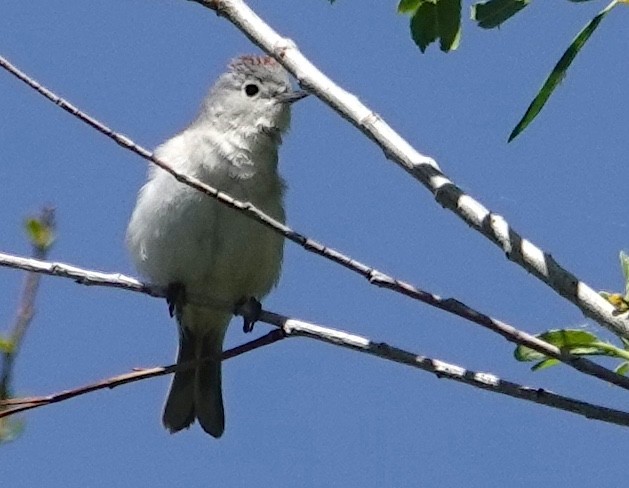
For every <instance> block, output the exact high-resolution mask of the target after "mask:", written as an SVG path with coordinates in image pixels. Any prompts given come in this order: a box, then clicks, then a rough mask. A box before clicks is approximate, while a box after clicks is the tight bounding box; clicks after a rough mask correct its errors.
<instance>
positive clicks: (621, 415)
mask: <svg viewBox="0 0 629 488" xmlns="http://www.w3.org/2000/svg"><path fill="white" fill-rule="evenodd" d="M260 321H261V322H265V323H268V324H272V325H275V326H277V327H279V329H277V330H274V331H272V332H270V333H269V334H267V335H265V336H263V337H261V338H260V339H256V340H255V341H252V342H249V343H246V344H244V345H243V346H240V348H241V349H242V350H240V351H235V350H234V349H232V350H230V351H226V352H225V353H224V355H223V358H224V359H228V358H229V357H234V356H236V355H239V354H242V352H245V350H252V349H255V348H258V347H261V346H264V345H267V344H271V343H273V342H277V341H278V340H281V339H283V338H284V337H307V338H311V339H317V340H319V341H322V342H326V343H328V344H333V345H336V346H340V347H344V348H347V349H352V350H354V351H358V352H362V353H367V354H371V355H373V356H377V357H379V358H382V359H385V360H388V361H394V362H397V363H401V364H406V365H408V366H411V367H414V368H417V369H420V370H422V371H426V372H429V373H433V374H434V375H435V376H437V378H445V379H449V380H454V381H457V382H460V383H465V384H467V385H470V386H474V387H476V388H480V389H483V390H486V391H490V392H493V393H499V394H502V395H507V396H510V397H513V398H517V399H520V400H525V401H529V402H534V403H538V404H540V405H545V406H548V407H551V408H555V409H558V410H564V411H567V412H571V413H575V414H577V415H582V416H584V417H586V418H589V419H595V420H600V421H602V422H607V423H611V424H616V425H622V426H629V413H627V412H623V411H621V410H616V409H612V408H608V407H603V406H600V405H595V404H592V403H588V402H583V401H580V400H576V399H574V398H570V397H566V396H563V395H558V394H556V393H552V392H550V391H547V390H544V389H541V388H531V387H526V386H523V385H520V384H518V383H514V382H511V381H505V380H502V379H500V378H498V377H496V376H494V375H492V374H488V373H480V372H476V371H470V370H466V369H465V368H462V367H460V366H457V365H454V364H450V363H446V362H443V361H440V360H438V359H432V358H428V357H425V356H419V355H416V354H414V353H411V352H408V351H404V350H402V349H398V348H396V347H392V346H389V345H388V344H385V343H383V342H372V341H370V340H369V339H367V338H365V337H362V336H358V335H354V334H348V333H347V332H343V331H340V330H335V329H330V328H327V327H321V326H320V325H315V324H310V323H308V322H303V321H300V320H295V319H290V318H288V317H285V316H283V315H279V314H276V313H273V312H268V311H265V310H263V311H262V312H261V314H260ZM237 349H238V348H237ZM195 364H196V361H191V362H189V363H186V364H184V365H181V366H179V367H184V368H185V367H193V366H194V365H195ZM176 369H177V366H176V365H171V366H165V367H157V368H149V369H142V370H139V371H134V372H132V373H127V374H122V375H119V376H115V377H113V378H108V379H105V380H102V381H99V382H96V383H93V384H90V385H86V386H82V387H79V388H76V389H73V390H67V391H63V392H60V393H56V394H53V395H48V396H44V397H31V398H22V399H12V400H9V401H7V402H4V403H2V402H0V407H2V406H4V407H7V408H6V410H3V411H0V418H2V417H7V416H10V415H14V414H16V413H18V412H23V411H25V410H32V409H34V408H38V407H42V406H45V405H50V404H51V403H58V402H61V401H65V400H68V399H70V398H74V397H77V396H80V395H85V394H87V393H91V392H93V391H97V390H103V389H107V388H109V389H111V388H115V387H116V386H120V385H123V384H127V383H134V382H136V381H140V380H144V379H148V378H154V377H156V376H163V375H166V374H170V373H173V372H174V371H175V370H176Z"/></svg>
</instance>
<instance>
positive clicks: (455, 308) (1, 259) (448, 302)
mask: <svg viewBox="0 0 629 488" xmlns="http://www.w3.org/2000/svg"><path fill="white" fill-rule="evenodd" d="M0 266H6V267H10V268H14V269H23V270H27V271H34V272H38V273H43V274H48V275H51V276H59V277H62V278H71V279H73V280H74V281H76V282H77V283H79V284H82V285H90V286H106V287H113V288H123V289H126V290H130V291H135V292H139V293H145V294H147V295H150V296H153V297H166V290H164V289H162V288H160V287H157V286H153V285H150V284H145V283H142V282H140V281H138V280H136V279H135V278H131V277H129V276H124V275H122V274H119V273H102V272H100V271H92V270H87V269H82V268H78V267H76V266H71V265H68V264H64V263H58V262H57V263H50V262H45V261H38V260H35V259H29V258H23V257H19V256H13V255H10V254H5V253H1V252H0ZM388 279H389V278H388ZM386 283H387V284H390V285H391V289H393V290H395V291H400V290H402V291H401V293H404V294H405V295H408V296H411V297H413V298H417V299H420V300H421V301H423V302H425V303H428V304H429V305H432V306H434V307H437V308H440V309H441V310H444V311H446V312H450V313H453V314H455V315H458V316H459V317H462V318H464V319H466V320H469V321H471V322H474V323H476V324H479V325H482V326H483V327H485V328H487V329H489V330H491V331H493V332H496V333H498V334H500V335H501V336H503V337H504V338H505V339H507V340H508V341H509V342H512V343H514V344H522V345H525V346H527V347H530V348H532V349H534V350H536V351H539V352H541V353H542V354H545V355H547V356H549V357H553V358H557V359H559V360H560V361H562V362H564V363H565V364H567V365H569V366H572V367H573V368H575V369H577V370H578V371H581V372H582V373H585V374H588V375H591V376H595V377H596V378H599V379H601V380H603V381H606V382H608V383H612V384H614V385H616V386H620V387H621V388H624V389H629V378H627V377H625V376H623V375H619V374H617V373H615V372H613V371H610V370H609V369H607V368H604V367H603V366H600V365H598V364H596V363H594V362H592V361H590V360H588V359H586V358H584V357H579V356H574V355H572V354H570V353H568V352H562V351H561V350H560V349H559V348H558V347H556V346H554V345H552V344H549V343H547V342H544V341H542V340H540V339H538V338H537V337H534V336H532V335H530V334H527V333H526V332H523V331H521V330H518V329H516V328H515V327H513V326H511V325H509V324H506V323H504V322H501V321H500V320H497V319H494V318H492V317H490V316H488V315H485V314H483V313H481V312H478V311H476V310H473V309H471V308H469V307H467V306H466V305H465V304H463V303H461V302H459V301H458V300H456V299H454V298H447V299H443V298H440V297H438V296H436V295H433V294H431V293H428V292H425V291H423V290H419V289H417V288H413V292H412V294H411V291H410V290H409V289H408V288H393V287H394V286H396V285H401V286H408V287H410V285H407V284H405V283H402V282H400V281H398V280H395V279H393V278H390V281H386ZM381 286H382V285H381ZM387 287H388V286H387ZM186 298H187V300H188V301H189V302H190V303H194V304H195V305H201V306H208V305H210V306H212V307H213V308H222V309H224V310H230V309H229V307H226V306H224V305H223V304H220V303H217V301H216V300H213V299H212V298H211V297H205V296H204V297H198V296H195V295H188V296H187V297H186ZM230 311H231V310H230Z"/></svg>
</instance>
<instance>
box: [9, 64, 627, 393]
mask: <svg viewBox="0 0 629 488" xmlns="http://www.w3.org/2000/svg"><path fill="white" fill-rule="evenodd" d="M0 67H2V68H4V69H5V70H7V71H8V72H10V73H11V74H13V75H14V76H16V77H17V78H18V79H20V80H21V81H23V82H24V83H26V84H27V85H29V86H30V87H31V88H33V89H35V90H36V91H37V92H38V93H40V94H42V95H43V96H44V97H46V98H47V99H48V100H50V101H52V102H54V103H55V104H56V105H58V106H59V107H61V108H62V109H64V110H65V111H67V112H69V113H71V114H72V115H74V116H75V117H77V118H79V119H80V120H82V121H83V122H85V123H87V124H88V125H90V126H91V127H94V128H95V129H96V130H98V131H99V132H101V133H102V134H104V135H106V136H107V137H109V138H110V139H112V140H114V141H115V142H116V143H118V144H119V145H121V146H122V147H124V148H126V149H129V150H131V151H133V152H134V153H136V154H138V155H139V156H141V157H143V158H144V159H147V160H149V161H151V162H152V163H154V164H156V165H157V166H159V167H160V168H162V169H163V170H165V171H167V172H168V173H170V174H171V175H172V176H173V177H175V178H176V179H177V181H179V182H181V183H183V184H186V185H188V186H190V187H192V188H194V189H196V190H198V191H200V192H202V193H204V194H206V195H208V196H210V197H212V198H215V199H216V200H218V201H219V202H221V203H223V204H225V205H227V206H228V207H231V208H232V209H234V210H236V211H238V212H241V213H243V214H244V215H246V216H248V217H250V218H252V219H254V220H257V221H258V222H260V223H262V224H264V225H265V226H267V227H268V228H270V229H272V230H274V231H275V232H277V233H279V234H281V235H283V236H284V237H285V238H286V239H288V240H290V241H292V242H294V243H296V244H299V245H300V246H301V247H302V248H304V249H305V250H306V251H309V252H312V253H314V254H317V255H319V256H322V257H324V258H326V259H329V260H331V261H333V262H335V263H337V264H340V265H341V266H343V267H345V268H346V269H349V270H351V271H354V272H355V273H358V274H359V275H361V276H363V277H364V278H366V279H367V280H368V281H369V283H371V284H373V285H375V286H378V287H381V288H387V289H389V290H393V291H395V292H397V293H401V294H402V295H405V296H407V297H410V298H413V299H416V300H419V301H421V302H424V303H426V304H428V305H431V306H433V307H436V308H439V309H441V310H445V311H447V312H450V313H453V314H455V315H458V316H459V317H462V318H464V319H466V320H469V321H470V322H473V323H476V324H479V325H481V326H483V327H485V328H487V329H489V330H491V331H493V332H496V333H498V334H500V335H501V336H502V337H504V338H505V339H507V340H508V341H510V342H513V343H514V344H521V345H524V346H527V347H530V348H531V349H534V350H536V351H538V352H541V353H542V354H545V355H547V356H549V357H552V358H555V359H558V360H560V361H562V362H564V363H565V364H568V365H570V366H572V367H573V368H575V369H577V370H579V371H581V372H582V373H585V374H589V375H592V376H595V377H597V378H599V379H602V380H604V381H607V382H609V383H612V384H614V385H617V386H620V387H622V388H625V389H629V379H628V378H626V377H624V376H622V375H619V374H616V373H614V372H613V371H610V370H608V369H606V368H603V367H602V366H599V365H597V364H595V363H593V362H591V361H589V360H587V359H585V358H582V357H578V356H574V355H572V354H570V353H568V352H562V351H561V350H559V349H558V348H557V347H555V346H553V345H551V344H549V343H547V342H544V341H542V340H540V339H538V338H537V337H534V336H532V335H530V334H527V333H526V332H524V331H521V330H518V329H516V328H515V327H512V326H510V325H509V324H506V323H505V322H502V321H499V320H496V319H493V318H491V317H490V316H489V315H486V314H484V313H481V312H479V311H477V310H474V309H473V308H471V307H469V306H467V305H465V304H464V303H462V302H460V301H458V300H456V299H453V298H446V299H443V298H441V297H439V296H437V295H434V294H432V293H428V292H426V291H423V290H421V289H419V288H417V287H415V286H413V285H411V284H410V283H407V282H404V281H400V280H398V279H396V278H393V277H392V276H389V275H387V274H385V273H383V272H381V271H379V270H377V269H375V268H372V267H370V266H367V265H365V264H363V263H361V262H359V261H356V260H355V259H352V258H350V257H349V256H346V255H345V254H342V253H341V252H339V251H337V250H335V249H332V248H330V247H327V246H324V245H323V244H321V243H319V242H317V241H314V240H312V239H310V238H308V237H306V236H305V235H303V234H300V233H298V232H296V231H294V230H293V229H291V228H290V227H288V226H287V225H285V224H282V223H281V222H278V221H276V220H275V219H273V218H272V217H270V216H268V215H266V214H265V213H264V212H262V211H261V210H259V209H258V208H256V207H255V206H254V205H253V204H251V203H250V202H242V201H239V200H235V199H234V198H232V197H231V196H229V195H228V194H226V193H224V192H221V191H219V190H217V189H216V188H214V187H212V186H209V185H207V184H205V183H203V182H202V181H200V180H198V179H197V178H194V177H190V176H187V175H184V174H181V173H178V172H177V171H176V170H175V169H173V168H172V167H171V166H169V165H168V163H166V162H164V161H162V160H160V159H158V158H156V157H155V156H154V155H153V154H152V153H151V152H150V151H148V150H147V149H145V148H143V147H141V146H139V145H138V144H136V143H135V142H133V141H132V140H131V139H129V138H128V137H125V136H123V135H121V134H118V133H116V132H114V131H113V130H111V129H110V128H109V127H107V126H105V125H104V124H103V123H101V122H100V121H98V120H96V119H95V118H93V117H91V116H89V115H87V114H85V113H84V112H82V111H81V110H79V109H78V108H76V107H75V106H73V105H72V104H70V103H69V102H67V101H66V100H64V99H62V98H60V97H59V96H58V95H56V94H55V93H53V92H51V91H50V90H49V89H47V88H46V87H43V86H42V85H41V84H40V83H38V82H37V81H35V80H34V79H33V78H31V77H29V76H28V75H26V74H25V73H23V72H22V71H20V70H19V69H18V68H16V67H15V66H13V65H12V64H11V63H9V62H8V61H7V60H6V59H4V58H2V57H0ZM5 256H7V255H5ZM10 262H11V260H9V261H7V264H6V265H8V266H10V265H11V264H10ZM0 264H2V263H0ZM50 266H52V268H51V269H48V270H42V272H46V273H48V274H55V273H53V272H52V271H54V269H53V268H54V267H55V266H59V263H52V264H50V263H49V265H48V267H49V268H50ZM68 272H70V273H71V272H72V270H69V271H68ZM109 286H116V285H109ZM119 287H120V286H119ZM136 291H139V290H136ZM153 296H154V295H153Z"/></svg>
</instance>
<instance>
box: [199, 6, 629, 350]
mask: <svg viewBox="0 0 629 488" xmlns="http://www.w3.org/2000/svg"><path fill="white" fill-rule="evenodd" d="M191 1H193V2H195V3H198V4H200V5H202V6H204V7H207V8H209V9H211V10H213V11H215V12H216V13H217V14H218V15H219V16H222V17H225V18H226V19H227V20H229V21H230V22H231V23H232V24H233V25H234V26H235V27H237V28H238V29H239V30H240V31H241V32H242V33H243V34H245V35H246V36H247V37H248V38H249V39H250V40H251V41H252V42H253V43H254V44H256V45H257V46H259V47H260V48H261V49H262V50H264V51H265V52H267V53H268V54H270V55H271V56H273V57H274V58H275V59H277V61H278V62H280V63H281V64H282V65H283V66H284V67H285V68H286V69H287V70H288V71H289V72H290V73H291V74H292V75H293V76H294V77H295V78H296V79H297V80H298V81H299V84H300V85H301V87H302V88H304V89H305V90H307V91H309V92H311V93H313V94H314V95H316V96H317V97H318V98H319V99H320V100H321V101H322V102H324V103H325V104H327V105H328V106H330V107H331V108H332V109H333V110H334V111H336V112H337V113H338V114H339V115H341V117H343V118H344V119H346V120H347V121H348V122H350V123H351V124H352V125H354V126H355V127H356V128H357V129H359V130H360V131H361V132H362V133H363V134H365V136H367V137H368V138H369V139H371V140H372V141H373V142H374V143H376V144H377V145H378V146H380V148H381V149H382V150H383V151H384V154H385V156H386V157H387V158H388V159H390V160H392V161H393V162H394V163H396V164H397V165H398V166H400V167H401V168H402V169H404V170H405V171H406V172H407V173H409V174H410V175H411V176H412V177H413V178H415V179H416V180H417V181H419V182H420V183H421V184H422V185H423V186H424V187H426V188H427V189H428V190H429V191H430V192H431V193H432V194H433V195H434V196H435V200H436V201H437V202H438V203H439V204H440V205H441V206H443V207H444V208H447V209H448V210H450V211H452V212H453V213H454V214H455V215H457V216H458V217H459V218H461V219H462V220H463V221H464V222H465V223H467V224H468V225H469V226H470V227H471V228H473V229H474V230H476V231H478V232H480V233H481V234H482V235H484V236H485V237H487V238H488V239H489V240H490V241H491V242H493V243H494V244H496V245H497V246H498V247H500V249H501V250H502V251H503V252H504V253H505V255H506V257H507V258H508V259H509V260H510V261H513V262H514V263H517V264H518V265H520V266H521V267H523V268H524V269H525V270H527V271H528V272H529V273H531V274H533V275H534V276H536V277H537V278H539V279H540V280H541V281H543V282H544V283H546V284H547V285H548V286H550V287H551V288H552V289H553V290H555V291H556V292H557V293H559V295H561V296H562V297H564V298H566V299H567V300H569V301H570V302H572V303H573V304H575V305H576V306H577V307H579V308H580V309H581V311H582V312H583V313H584V314H585V315H586V316H588V317H590V318H592V319H593V320H595V321H597V322H598V323H599V324H601V325H602V326H604V327H606V328H608V329H609V330H611V331H612V332H613V333H614V334H616V335H619V336H623V337H626V338H628V339H629V317H627V314H623V315H622V316H617V315H614V312H615V308H614V306H613V305H611V304H610V303H609V302H607V301H606V300H605V299H603V298H602V297H601V296H600V295H599V294H598V293H597V292H596V291H595V290H593V289H592V288H591V287H589V286H588V285H587V284H586V283H584V282H583V281H581V280H579V279H578V278H577V277H576V276H575V275H574V274H572V273H570V272H569V271H567V270H566V269H565V268H563V267H561V266H560V265H559V264H558V263H557V261H556V260H555V259H554V258H553V257H552V256H551V255H550V254H549V253H546V252H544V251H543V250H542V249H540V248H538V247H537V246H535V245H534V244H533V243H532V242H530V241H528V240H527V239H525V238H523V237H522V236H521V235H520V234H519V233H517V232H516V231H515V230H514V229H513V228H512V227H511V226H510V225H509V224H508V223H507V221H506V220H505V219H504V218H503V217H502V216H500V215H498V214H495V213H493V212H490V211H489V210H488V209H487V208H485V207H484V206H483V205H482V204H481V203H480V202H478V201H476V200H475V199H474V198H472V197H471V196H470V195H467V194H466V193H465V192H463V190H462V189H461V188H459V187H458V186H457V185H455V184H454V183H453V182H452V181H451V180H450V179H449V178H448V177H447V176H446V175H445V174H444V173H443V172H442V171H441V169H440V168H439V166H438V165H437V163H436V162H435V161H434V159H432V158H430V157H428V156H425V155H423V154H421V153H420V152H419V151H417V150H416V149H415V148H413V147H412V146H411V145H410V144H409V143H408V142H407V141H406V140H404V138H402V136H400V135H399V134H398V133H397V132H395V131H394V130H393V129H392V128H391V127H390V126H389V125H388V124H387V123H386V122H385V121H384V120H383V119H382V117H381V116H380V115H378V114H377V113H375V112H374V111H373V110H371V109H370V108H368V107H367V106H366V105H364V104H363V103H362V102H361V101H360V100H359V99H358V98H357V97H356V96H355V95H353V94H351V93H349V92H347V91H345V90H343V89H342V88H341V87H339V86H338V85H336V84H335V83H334V82H333V81H332V80H331V79H330V78H328V77H327V76H326V75H325V74H323V73H322V72H321V71H320V70H319V69H318V68H317V67H316V66H314V65H313V64H312V63H311V62H310V61H309V60H308V59H307V58H306V57H305V56H304V55H303V54H302V53H301V52H300V51H299V49H298V48H297V46H296V45H295V43H294V42H293V41H292V40H291V39H287V38H285V37H282V36H280V35H279V34H278V33H277V32H276V31H275V30H273V29H272V28H271V27H270V26H269V25H268V24H267V23H266V22H264V20H262V19H261V18H260V17H258V15H257V14H256V13H255V12H253V10H251V9H250V8H249V7H248V6H247V5H246V4H245V2H244V1H242V0H191Z"/></svg>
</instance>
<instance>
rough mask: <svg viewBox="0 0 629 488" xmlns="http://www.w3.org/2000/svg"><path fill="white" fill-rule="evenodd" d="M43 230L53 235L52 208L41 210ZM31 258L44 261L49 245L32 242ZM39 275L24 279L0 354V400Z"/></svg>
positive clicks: (6, 393)
mask: <svg viewBox="0 0 629 488" xmlns="http://www.w3.org/2000/svg"><path fill="white" fill-rule="evenodd" d="M37 220H38V221H39V223H40V224H41V226H42V227H43V228H46V229H47V230H48V231H49V232H50V233H54V227H55V222H54V220H55V212H54V209H53V208H50V207H45V208H44V209H42V211H41V214H40V216H39V217H38V219H37ZM32 248H33V250H32V252H33V257H34V258H35V259H38V260H44V259H46V257H47V256H48V251H49V250H50V245H49V244H48V243H46V244H45V245H42V243H39V244H38V243H36V242H32ZM40 280H41V274H39V273H33V272H29V273H27V275H26V277H25V278H24V287H23V289H22V296H21V298H20V305H19V308H18V311H17V315H16V317H15V322H14V324H13V327H12V328H11V331H10V333H9V336H8V341H9V343H10V348H9V349H8V350H7V351H5V352H4V353H3V354H2V370H0V371H1V373H0V400H4V399H7V398H9V397H10V396H11V381H12V378H13V365H14V363H15V358H16V357H17V354H18V352H19V350H20V348H21V347H22V342H23V341H24V336H25V335H26V332H27V330H28V327H29V326H30V324H31V321H32V320H33V315H34V314H35V297H36V296H37V290H38V289H39V282H40Z"/></svg>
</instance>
